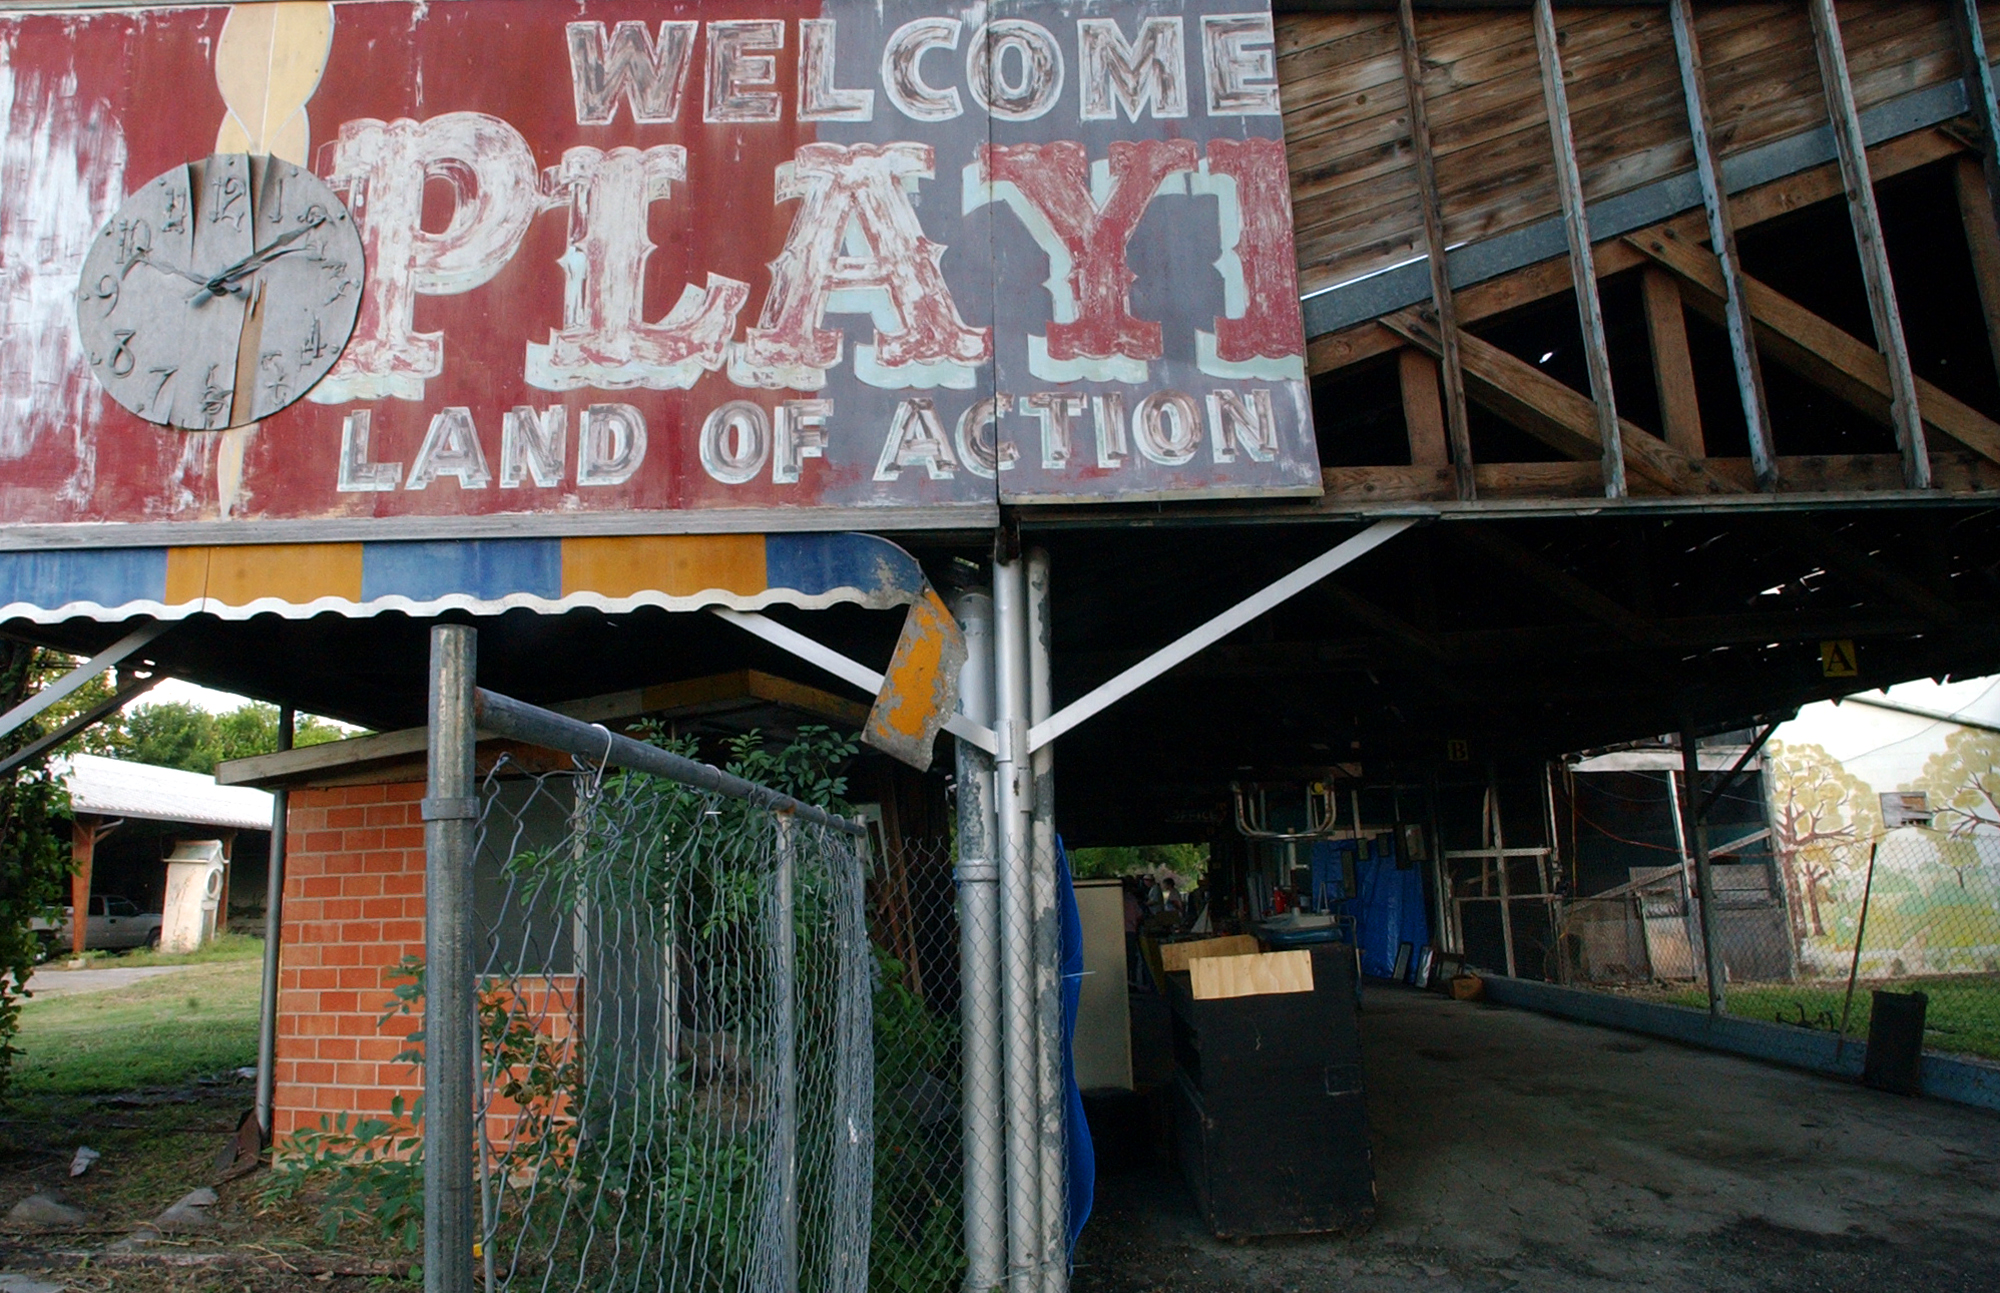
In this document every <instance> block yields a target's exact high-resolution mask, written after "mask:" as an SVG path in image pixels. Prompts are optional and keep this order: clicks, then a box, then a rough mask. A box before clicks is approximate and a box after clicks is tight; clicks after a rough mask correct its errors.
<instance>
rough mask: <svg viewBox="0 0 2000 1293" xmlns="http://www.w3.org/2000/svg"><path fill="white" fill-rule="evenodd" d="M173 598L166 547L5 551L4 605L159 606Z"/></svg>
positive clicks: (0, 579) (1, 565)
mask: <svg viewBox="0 0 2000 1293" xmlns="http://www.w3.org/2000/svg"><path fill="white" fill-rule="evenodd" d="M166 594H167V550H166V549H165V548H87V549H86V548H79V549H70V550H65V551H59V552H0V606H6V605H10V604H13V603H16V602H26V603H27V604H29V605H31V606H37V607H57V606H68V605H70V604H72V603H75V602H95V603H97V604H98V605H99V606H123V605H125V604H127V603H129V602H159V601H160V600H162V599H163V598H164V597H165V596H166Z"/></svg>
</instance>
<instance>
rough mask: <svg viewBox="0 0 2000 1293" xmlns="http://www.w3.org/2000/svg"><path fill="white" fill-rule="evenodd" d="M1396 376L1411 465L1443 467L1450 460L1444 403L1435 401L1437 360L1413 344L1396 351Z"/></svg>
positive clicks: (1436, 395) (1436, 393)
mask: <svg viewBox="0 0 2000 1293" xmlns="http://www.w3.org/2000/svg"><path fill="white" fill-rule="evenodd" d="M1396 376H1397V378H1398V379H1399V380H1400V381H1401V382H1402V387H1403V425H1404V426H1406V427H1407V428H1409V434H1410V465H1411V466H1412V467H1442V466H1445V465H1446V464H1447V463H1449V462H1450V461H1451V455H1450V454H1449V453H1447V452H1446V451H1445V418H1444V405H1442V404H1440V403H1439V402H1438V362H1437V360H1435V359H1432V358H1431V357H1430V356H1429V355H1427V354H1425V353H1424V352H1423V351H1421V350H1419V349H1417V348H1416V347H1415V346H1405V347H1403V348H1402V349H1401V350H1398V351H1397V352H1396Z"/></svg>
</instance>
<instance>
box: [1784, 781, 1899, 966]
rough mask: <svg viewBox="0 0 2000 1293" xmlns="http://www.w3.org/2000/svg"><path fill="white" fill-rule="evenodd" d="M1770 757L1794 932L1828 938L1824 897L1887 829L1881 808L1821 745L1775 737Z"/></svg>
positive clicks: (1799, 938) (1865, 787) (1872, 794)
mask: <svg viewBox="0 0 2000 1293" xmlns="http://www.w3.org/2000/svg"><path fill="white" fill-rule="evenodd" d="M1766 757H1767V759H1768V764H1767V766H1768V767H1769V769H1770V777H1771V798H1772V800H1773V801H1774V802H1773V808H1774V816H1773V820H1772V823H1771V828H1772V832H1773V835H1774V839H1775V842H1776V844H1777V853H1778V859H1779V862H1780V864H1781V865H1782V866H1783V867H1784V870H1785V881H1786V884H1785V888H1786V891H1787V893H1788V895H1789V898H1790V902H1791V908H1792V913H1791V914H1792V936H1793V937H1794V938H1795V939H1796V940H1797V941H1798V942H1800V943H1804V942H1805V940H1806V939H1808V938H1820V937H1824V936H1825V934H1826V923H1825V921H1824V920H1823V919H1822V913H1821V903H1822V902H1823V901H1826V900H1828V899H1829V898H1830V897H1831V896H1832V895H1831V892H1830V889H1829V886H1830V885H1831V883H1832V881H1833V880H1834V879H1835V878H1836V877H1837V876H1838V875H1839V873H1840V872H1842V871H1846V870H1850V869H1852V868H1853V867H1855V866H1856V865H1858V864H1859V863H1860V861H1861V856H1862V855H1861V854H1860V849H1861V846H1862V845H1863V844H1865V843H1866V842H1867V841H1869V840H1872V839H1873V838H1874V837H1875V836H1876V835H1878V834H1880V833H1881V829H1882V820H1881V806H1880V804H1879V803H1878V802H1877V800H1876V798H1875V792H1874V791H1872V790H1870V789H1869V787H1868V783H1867V782H1865V781H1863V780H1861V779H1860V778H1859V777H1855V776H1851V775H1849V773H1848V772H1847V770H1846V769H1845V768H1844V767H1842V766H1841V763H1840V761H1839V760H1838V759H1836V758H1834V757H1833V756H1832V755H1831V754H1829V753H1827V751H1826V749H1825V747H1823V746H1818V745H1788V744H1786V743H1785V742H1783V741H1773V742H1771V744H1770V747H1769V749H1768V751H1767V755H1766Z"/></svg>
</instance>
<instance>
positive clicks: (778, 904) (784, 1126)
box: [772, 812, 799, 1293]
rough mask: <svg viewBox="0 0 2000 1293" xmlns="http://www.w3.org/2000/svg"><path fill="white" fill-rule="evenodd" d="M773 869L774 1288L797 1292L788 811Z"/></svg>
mask: <svg viewBox="0 0 2000 1293" xmlns="http://www.w3.org/2000/svg"><path fill="white" fill-rule="evenodd" d="M774 816H775V818H776V830H777V845H778V847H777V853H778V856H777V874H776V876H775V877H774V879H775V884H776V890H777V892H776V894H775V895H774V898H775V902H774V904H773V905H774V907H775V909H776V910H775V913H774V914H775V917H776V924H777V929H776V930H775V931H773V932H774V934H775V936H776V943H775V944H774V948H773V950H774V952H775V957H774V960H775V962H776V963H775V964H774V965H773V967H772V969H773V971H774V975H773V977H774V978H776V980H777V984H776V986H777V995H778V1003H777V1016H778V1018H777V1021H776V1022H777V1028H776V1031H777V1034H778V1054H777V1074H776V1078H777V1082H776V1086H777V1091H778V1119H777V1122H778V1131H777V1135H778V1226H779V1235H778V1280H777V1285H778V1288H779V1289H781V1290H783V1293H796V1291H797V1289H798V1287H799V1068H798V1059H799V1046H798V1000H797V998H798V980H797V968H798V931H797V927H796V925H795V924H794V922H793V918H792V887H793V879H794V877H793V870H794V865H795V861H796V859H795V857H794V849H793V843H794V841H793V838H792V832H793V830H794V828H795V827H796V823H795V822H793V820H792V815H791V814H790V813H783V812H781V813H776V814H774Z"/></svg>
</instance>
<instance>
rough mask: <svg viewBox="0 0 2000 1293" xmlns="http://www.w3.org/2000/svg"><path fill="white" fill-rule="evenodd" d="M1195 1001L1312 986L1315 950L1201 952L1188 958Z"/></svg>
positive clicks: (1303, 988)
mask: <svg viewBox="0 0 2000 1293" xmlns="http://www.w3.org/2000/svg"><path fill="white" fill-rule="evenodd" d="M1188 979H1189V981H1190V985H1191V987H1192V989H1193V992H1194V999H1195V1000H1196V1001H1214V1000H1217V999H1218V998H1221V997H1260V996H1266V995H1271V994H1276V993H1285V992H1311V991H1312V990H1313V963H1312V953H1311V952H1308V951H1305V950H1303V949H1299V950H1295V951H1290V952H1254V953H1251V954H1249V955H1247V956H1202V957H1197V958H1195V959H1194V960H1193V961H1190V962H1188Z"/></svg>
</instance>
